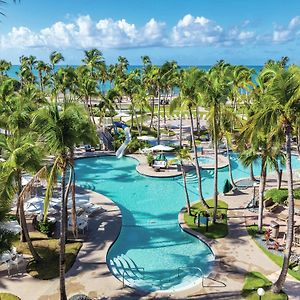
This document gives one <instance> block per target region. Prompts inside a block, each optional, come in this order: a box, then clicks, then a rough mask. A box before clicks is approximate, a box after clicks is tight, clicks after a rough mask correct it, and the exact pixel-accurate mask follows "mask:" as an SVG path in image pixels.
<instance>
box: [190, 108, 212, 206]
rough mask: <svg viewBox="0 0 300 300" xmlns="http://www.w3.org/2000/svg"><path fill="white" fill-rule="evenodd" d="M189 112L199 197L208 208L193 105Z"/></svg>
mask: <svg viewBox="0 0 300 300" xmlns="http://www.w3.org/2000/svg"><path fill="white" fill-rule="evenodd" d="M189 114H190V119H191V140H192V145H193V149H194V156H195V167H196V174H197V178H198V190H199V197H200V200H201V202H202V203H203V205H204V206H205V207H207V208H208V205H207V203H206V202H205V200H204V197H203V193H202V180H201V169H200V166H199V162H198V153H197V145H196V141H195V136H194V121H193V114H192V108H191V106H189Z"/></svg>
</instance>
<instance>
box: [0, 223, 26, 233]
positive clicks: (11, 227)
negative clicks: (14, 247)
mask: <svg viewBox="0 0 300 300" xmlns="http://www.w3.org/2000/svg"><path fill="white" fill-rule="evenodd" d="M0 227H1V228H2V229H3V230H6V231H10V232H12V233H14V234H18V233H20V232H21V231H22V229H21V226H20V225H19V223H18V222H17V221H10V222H5V223H2V224H0Z"/></svg>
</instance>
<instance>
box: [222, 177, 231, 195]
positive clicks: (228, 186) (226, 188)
mask: <svg viewBox="0 0 300 300" xmlns="http://www.w3.org/2000/svg"><path fill="white" fill-rule="evenodd" d="M231 190H232V185H231V183H230V182H229V180H228V179H226V181H225V185H224V187H223V194H227V193H229V192H230V191H231Z"/></svg>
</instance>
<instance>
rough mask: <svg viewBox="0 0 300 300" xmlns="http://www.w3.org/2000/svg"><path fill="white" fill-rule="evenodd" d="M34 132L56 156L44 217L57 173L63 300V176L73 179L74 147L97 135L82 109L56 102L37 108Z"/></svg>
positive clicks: (63, 296) (65, 195) (63, 295)
mask: <svg viewBox="0 0 300 300" xmlns="http://www.w3.org/2000/svg"><path fill="white" fill-rule="evenodd" d="M33 128H34V129H35V130H36V131H37V132H39V133H40V134H41V139H42V141H43V142H44V143H45V146H46V147H47V148H48V149H49V151H50V153H53V154H55V155H56V159H55V161H54V164H53V166H52V169H51V172H50V175H49V179H48V187H47V191H46V197H45V204H44V209H45V211H44V216H45V217H46V215H47V210H48V205H49V200H50V197H51V189H52V187H53V183H54V182H55V180H56V176H57V172H59V173H60V174H61V201H62V204H61V222H60V251H59V274H60V299H61V300H66V299H67V296H66V290H65V243H66V227H67V199H68V194H69V187H70V184H68V185H67V183H66V174H67V173H69V179H70V180H72V178H73V166H72V165H71V164H70V152H71V151H72V149H73V148H74V147H75V145H76V144H78V143H79V141H80V140H81V141H82V142H91V139H92V140H94V141H95V139H96V131H95V128H94V127H93V126H92V125H91V122H90V119H89V117H88V115H87V114H86V111H85V109H84V108H83V107H82V106H80V105H78V104H76V103H70V102H65V103H63V105H62V107H61V108H59V107H58V105H57V103H56V102H52V103H49V104H48V105H46V106H44V107H42V108H40V109H39V110H38V111H37V112H36V113H35V114H34V121H33Z"/></svg>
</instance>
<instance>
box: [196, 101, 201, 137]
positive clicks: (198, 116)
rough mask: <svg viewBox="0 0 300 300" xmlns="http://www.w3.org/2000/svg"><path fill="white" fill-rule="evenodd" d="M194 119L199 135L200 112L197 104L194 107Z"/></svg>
mask: <svg viewBox="0 0 300 300" xmlns="http://www.w3.org/2000/svg"><path fill="white" fill-rule="evenodd" d="M196 120H197V134H198V135H200V112H199V106H198V105H197V107H196Z"/></svg>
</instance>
